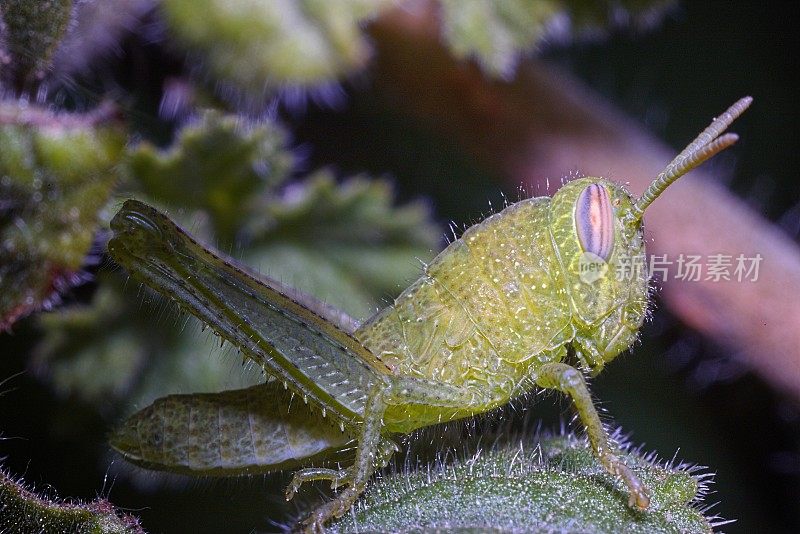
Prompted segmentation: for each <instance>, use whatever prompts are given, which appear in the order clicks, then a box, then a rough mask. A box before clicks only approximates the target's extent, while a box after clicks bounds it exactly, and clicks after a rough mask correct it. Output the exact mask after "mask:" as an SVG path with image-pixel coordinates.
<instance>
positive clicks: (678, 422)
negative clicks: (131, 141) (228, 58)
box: [0, 2, 800, 533]
mask: <svg viewBox="0 0 800 534" xmlns="http://www.w3.org/2000/svg"><path fill="white" fill-rule="evenodd" d="M797 22H798V17H797V14H796V9H794V8H793V7H792V6H791V4H790V3H785V4H784V3H775V4H774V6H773V7H771V8H770V7H764V4H762V3H756V2H692V3H688V2H687V3H683V4H681V6H680V7H679V9H677V10H673V12H672V13H671V14H670V15H669V16H667V18H666V20H665V21H664V22H663V24H662V25H661V26H660V27H658V28H656V29H655V30H653V31H651V32H649V33H647V34H644V35H636V36H634V35H630V34H627V33H624V32H623V33H619V34H616V35H614V36H613V37H612V38H611V39H610V40H609V41H606V42H598V43H592V44H587V43H583V44H572V45H561V46H559V45H554V46H552V47H550V48H549V49H547V50H546V51H545V52H544V54H543V57H544V59H545V60H547V61H549V62H552V63H555V64H558V65H561V66H562V67H564V68H565V69H567V70H569V71H571V72H572V73H574V74H575V75H576V76H578V77H579V78H581V79H583V80H584V81H585V82H586V83H587V84H588V85H589V86H590V87H592V88H594V89H595V90H596V91H598V92H599V93H601V94H603V95H604V96H605V97H606V98H608V99H609V100H610V101H612V102H613V103H615V104H616V105H617V106H619V107H620V108H622V109H623V110H625V111H626V112H627V113H629V114H630V115H631V116H633V117H634V118H636V119H637V120H638V121H640V122H641V123H644V124H646V125H647V127H648V128H650V129H651V130H652V131H653V132H654V133H655V134H656V135H658V136H659V137H661V138H662V139H664V140H665V141H666V142H667V143H669V144H670V145H671V146H673V147H675V148H676V149H680V148H682V147H683V146H684V145H685V144H686V143H687V142H688V141H689V140H690V139H692V138H693V137H694V135H696V133H697V132H698V131H699V130H700V128H702V127H704V126H705V125H706V124H707V122H708V121H709V120H710V118H711V117H712V116H713V115H714V114H716V113H718V112H720V111H722V110H723V109H724V108H725V107H726V106H727V105H728V104H730V103H731V102H733V101H734V100H735V99H736V98H738V97H740V96H743V95H745V94H750V95H752V96H753V97H754V98H755V103H754V104H753V106H752V108H751V110H750V111H748V112H747V114H746V115H745V116H744V117H743V118H742V119H740V120H739V121H738V122H737V124H736V125H735V127H734V128H733V130H734V131H736V132H738V133H739V134H740V135H741V137H742V139H741V141H740V142H739V143H738V144H737V145H736V148H734V149H733V151H732V153H733V155H734V156H735V157H734V156H730V158H732V159H728V160H726V161H727V162H728V164H730V165H731V166H732V173H731V180H730V187H731V188H732V189H733V190H734V191H735V192H736V194H738V195H740V196H741V197H742V198H744V199H746V201H747V202H748V203H749V204H750V205H751V206H752V207H753V209H754V210H756V211H758V212H760V213H762V214H763V215H764V216H765V217H768V218H769V219H771V220H773V221H776V222H777V223H778V224H780V225H781V226H782V227H783V228H784V229H785V230H786V231H787V232H788V233H789V234H790V235H791V236H792V237H793V238H794V239H797V234H798V230H800V205H799V204H798V202H799V201H800V190H799V188H798V185H797V184H798V179H797V177H798V171H797V169H798V165H799V164H800V161H798V159H799V158H798V134H797V131H798V118H799V117H798V105H797V98H796V90H795V85H794V84H793V80H794V78H795V71H796V68H797V60H796V58H797V56H796V54H795V51H796V50H797V45H798V42H797V41H798V36H797V27H798V26H797ZM142 57H147V58H148V60H147V61H148V62H149V63H148V65H147V72H148V75H149V76H150V77H151V78H149V79H148V80H147V81H144V82H143V81H142V80H141V79H139V78H137V77H136V76H135V72H141V70H140V68H141V65H139V66H137V69H136V70H135V69H134V68H133V63H134V60H133V58H138V59H137V61H141V58H142ZM174 68H175V64H174V63H173V61H172V58H171V57H170V55H169V53H167V52H165V51H163V50H161V49H160V48H159V45H158V43H153V42H150V41H147V40H146V39H142V38H141V37H140V36H137V35H136V33H135V32H134V33H132V35H130V36H129V37H128V38H127V39H126V40H125V42H124V43H123V49H122V55H121V56H120V60H119V64H118V65H117V66H116V67H115V69H116V70H115V71H114V76H116V77H117V79H118V80H119V81H120V83H121V84H123V85H125V84H127V85H126V86H127V88H128V89H129V90H130V91H131V93H132V94H134V95H136V96H137V99H138V100H137V105H138V106H139V108H140V111H141V117H143V121H142V122H143V124H144V125H145V130H146V126H147V124H148V120H147V117H148V114H150V115H152V116H153V117H154V116H155V115H156V110H157V103H158V101H159V99H160V95H159V91H160V89H159V88H160V87H161V85H160V83H159V77H160V76H161V77H162V78H161V79H163V76H164V75H166V74H168V73H169V72H170V71H171V70H172V69H174ZM346 90H347V93H348V98H347V100H346V101H345V102H343V103H342V105H340V106H338V107H337V108H336V109H331V108H328V107H319V106H315V105H314V104H309V105H308V107H307V108H305V109H303V110H300V109H297V108H296V107H293V108H292V109H289V110H287V109H284V110H283V111H282V115H283V119H284V120H285V121H286V122H287V123H288V124H289V125H290V127H291V128H292V130H293V131H294V140H293V142H294V143H295V144H296V146H297V147H298V149H299V150H300V151H301V152H302V153H304V154H305V162H304V166H305V168H307V169H314V168H317V167H320V166H331V167H333V168H334V169H336V170H337V171H338V172H340V173H341V174H343V175H347V174H352V173H357V172H361V171H368V172H370V173H372V174H375V175H385V174H388V175H390V176H392V177H393V179H394V181H395V184H396V189H397V191H398V194H399V196H400V199H403V200H406V199H414V198H420V197H422V198H426V199H429V200H430V203H431V205H432V207H433V208H434V210H435V213H436V217H437V218H438V219H439V220H440V221H441V223H442V228H443V234H444V228H445V225H446V223H447V222H448V221H451V220H453V221H457V222H459V223H461V224H463V223H472V222H476V221H478V220H479V219H480V218H481V217H482V214H485V213H487V212H488V211H489V209H488V206H489V202H491V203H492V205H494V206H498V205H501V204H502V195H501V191H502V190H503V187H506V186H505V185H504V184H503V183H502V182H501V180H500V177H498V176H495V175H493V174H492V172H491V171H490V170H488V169H483V168H481V167H480V166H479V165H478V164H477V163H475V162H474V161H472V160H471V159H470V157H469V156H468V155H467V154H466V153H464V152H463V151H461V150H460V149H459V147H458V146H455V145H454V144H453V143H451V142H450V141H448V140H447V139H442V138H440V137H438V136H437V135H436V133H435V132H433V131H429V130H427V129H426V128H425V127H424V126H422V125H420V124H419V123H418V122H417V121H415V120H414V119H412V118H409V117H407V116H404V115H402V114H399V113H398V112H397V111H396V110H393V109H392V108H391V106H389V105H387V104H386V103H385V102H384V101H383V100H382V97H381V95H380V94H376V93H374V92H373V91H371V85H370V73H369V72H367V73H366V74H365V75H364V76H361V77H359V79H358V80H357V82H354V83H348V84H347V85H346ZM153 123H155V121H154V122H153ZM150 133H151V134H156V135H167V136H168V132H167V133H165V132H159V131H151V132H150ZM409 154H413V157H411V158H410V157H409ZM734 164H735V166H734ZM568 170H569V169H565V172H567V171H568ZM454 184H458V187H454ZM507 189H508V188H507ZM506 193H507V194H508V196H509V198H511V199H516V198H517V197H518V192H517V190H516V189H510V190H507V191H506ZM90 292H91V285H89V286H87V287H84V288H79V289H78V290H76V291H75V292H74V294H73V296H72V298H75V299H81V298H86V294H88V293H90ZM655 307H656V312H655V316H654V318H653V320H652V321H651V322H649V323H648V324H647V325H646V326H645V327H644V329H643V331H642V343H641V344H640V345H639V346H637V347H636V348H635V349H634V351H633V353H631V354H625V355H623V356H620V357H619V358H618V360H617V361H615V362H614V363H613V365H610V366H609V368H608V369H607V370H606V371H605V372H604V373H603V374H602V375H600V376H599V377H598V378H597V379H596V380H595V381H594V383H593V385H592V386H593V388H592V389H593V391H594V393H595V395H596V396H597V398H598V399H600V400H601V401H602V406H603V407H604V408H605V409H606V410H608V412H609V414H611V415H612V416H613V421H614V423H616V424H618V425H620V426H621V427H622V428H623V429H624V430H625V431H627V432H631V433H632V440H633V441H634V442H635V443H637V444H644V445H645V448H646V450H654V451H657V452H658V453H659V455H660V456H661V457H663V458H667V459H669V458H672V456H673V455H674V454H676V451H677V457H678V458H679V459H683V460H685V461H687V462H692V463H697V464H701V465H705V466H710V470H712V471H714V472H716V477H715V480H716V483H715V485H714V486H713V489H714V490H715V493H713V494H711V495H710V496H709V497H708V499H707V501H708V502H709V503H713V502H716V501H719V504H718V505H717V506H715V507H714V508H713V512H715V513H717V514H719V515H720V516H722V517H723V518H730V519H736V520H737V522H735V523H732V524H729V525H726V526H724V527H723V528H722V530H724V531H726V532H755V531H758V532H797V531H800V511H798V509H799V507H798V503H800V406H799V405H798V402H797V401H796V400H793V399H790V398H788V397H786V396H782V395H781V394H780V393H778V392H776V391H774V390H772V389H771V388H770V386H769V385H768V384H766V383H764V382H763V381H762V380H760V379H759V378H758V377H757V376H755V375H754V374H752V373H750V372H748V370H747V369H746V368H744V367H743V366H742V365H741V364H739V363H738V362H737V360H736V357H735V355H734V354H731V353H730V351H726V350H723V349H722V348H720V347H718V346H715V345H714V344H713V343H711V342H709V341H707V340H705V339H703V338H701V337H699V336H698V335H697V334H695V333H693V332H692V331H690V330H687V329H686V328H685V327H684V326H682V325H681V324H680V323H679V322H677V321H676V320H675V319H674V318H673V317H672V316H670V314H669V313H667V312H665V311H664V310H663V309H661V307H660V306H659V303H658V299H657V298H656V303H655ZM36 339H37V331H36V329H35V326H34V325H33V322H32V321H26V322H24V323H22V324H21V325H19V326H18V327H17V328H15V332H14V334H13V335H7V334H4V335H2V336H0V355H1V356H2V357H0V380H2V378H4V377H9V376H11V375H14V374H15V373H19V372H24V371H26V365H27V361H28V355H29V354H30V351H31V348H32V346H33V345H34V343H35V342H36ZM0 392H2V394H0V428H1V429H2V431H3V437H2V439H3V441H0V456H4V457H5V459H4V461H3V463H4V465H5V466H6V467H7V468H8V469H9V470H10V471H11V472H12V473H14V474H16V475H20V476H24V477H25V479H26V480H27V481H28V482H29V483H31V484H33V485H35V486H36V487H37V488H38V489H42V488H48V487H52V488H53V489H54V490H55V491H57V493H58V494H59V495H61V496H70V497H75V498H81V499H91V498H94V497H96V496H97V495H104V496H107V497H108V498H110V499H111V501H112V502H114V503H115V504H116V505H118V506H121V507H123V508H124V509H126V510H128V511H130V512H132V513H134V514H136V515H138V516H139V517H141V519H142V523H143V526H144V527H145V529H147V530H148V531H149V532H154V533H155V532H220V531H225V532H249V531H251V530H252V529H253V528H254V527H256V528H257V530H258V531H265V532H270V531H275V530H278V529H279V526H278V525H277V524H274V523H271V522H270V520H271V519H276V518H277V521H281V520H287V516H286V515H283V516H282V515H281V512H280V511H270V510H275V508H274V507H283V506H284V505H282V504H281V501H282V496H281V495H282V488H283V486H284V485H285V483H286V482H287V478H286V476H285V475H283V476H280V475H279V476H272V477H268V478H266V479H265V478H264V477H254V478H248V479H236V480H226V481H211V480H199V481H189V480H187V479H169V480H168V481H166V482H165V481H164V479H163V478H161V477H159V476H156V475H152V476H150V475H146V476H145V477H144V478H145V479H146V480H149V482H150V483H149V484H148V483H145V484H143V483H142V482H141V479H142V477H139V480H140V481H139V483H137V484H132V483H131V482H130V481H129V479H128V478H127V477H124V476H117V475H115V474H111V473H116V472H117V470H114V469H112V470H109V461H110V459H111V456H109V454H108V451H107V447H106V445H105V443H104V436H105V433H106V432H107V431H108V422H107V421H104V420H102V419H101V418H100V417H99V416H98V415H97V414H96V412H95V410H93V409H92V408H91V407H87V406H82V405H81V404H80V403H78V402H77V401H74V400H71V399H64V398H57V397H55V396H54V394H53V392H52V391H51V390H50V389H49V388H48V386H47V385H46V384H42V383H40V382H38V381H37V380H36V379H35V378H34V377H33V376H32V375H31V373H28V372H24V373H23V374H22V375H20V376H17V377H15V378H13V379H11V380H9V381H8V382H7V383H6V384H4V385H3V386H0ZM566 406H567V405H566V404H565V403H563V402H561V403H559V402H557V401H555V400H545V401H543V402H542V403H541V404H540V405H537V406H535V407H533V408H532V409H531V411H530V415H529V416H530V417H537V418H539V417H540V418H542V420H543V421H544V423H543V424H544V426H545V427H548V426H552V427H553V428H557V426H558V424H559V423H558V422H559V419H560V418H563V417H565V416H566V417H568V412H567V411H566V410H565V408H566ZM119 462H120V461H119V460H115V463H117V464H118V463H119ZM148 487H149V489H148ZM306 495H310V496H313V495H314V492H313V491H312V492H307V493H306ZM282 509H283V510H288V511H289V513H291V512H293V511H294V505H290V506H288V507H284V508H282Z"/></svg>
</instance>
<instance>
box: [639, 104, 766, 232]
mask: <svg viewBox="0 0 800 534" xmlns="http://www.w3.org/2000/svg"><path fill="white" fill-rule="evenodd" d="M752 102H753V97H750V96H746V97H744V98H742V99H740V100H738V101H737V102H736V103H735V104H734V105H732V106H731V107H729V108H728V109H727V111H725V113H723V114H722V115H720V116H719V117H717V118H715V119H714V120H713V121H711V124H709V125H708V128H706V129H705V130H703V132H702V133H701V134H700V135H698V136H697V138H696V139H695V140H694V141H692V142H691V143H690V144H689V146H687V147H686V148H684V149H683V152H681V153H680V154H678V155H677V156H675V159H673V160H672V162H670V164H669V165H667V167H666V168H665V169H664V170H663V171H661V173H660V174H659V175H658V176H656V179H655V180H653V183H651V184H650V187H648V188H647V191H645V192H644V194H643V195H642V197H641V198H640V199H639V200H637V201H636V204H635V205H634V206H633V212H632V213H633V220H635V221H638V220H640V219H641V218H642V215H644V210H646V209H647V207H648V206H649V205H650V204H652V203H653V201H654V200H655V199H656V198H658V195H660V194H661V193H663V192H664V190H665V189H666V188H667V187H669V185H670V184H671V183H672V182H674V181H675V180H677V179H678V178H680V177H681V176H683V175H684V174H686V173H687V172H689V171H691V170H692V169H694V168H695V167H697V166H698V165H700V164H701V163H703V162H704V161H706V160H707V159H709V158H711V157H713V156H714V155H715V154H718V153H719V152H722V151H723V150H725V149H726V148H728V147H729V146H731V145H732V144H734V143H735V142H736V141H738V140H739V136H738V135H736V134H733V133H729V134H725V135H722V136H720V134H722V132H724V131H725V130H726V129H727V128H728V126H730V125H731V123H732V122H733V121H735V120H736V118H737V117H738V116H739V115H741V114H742V113H744V111H745V110H746V109H747V108H748V107H749V106H750V104H751V103H752Z"/></svg>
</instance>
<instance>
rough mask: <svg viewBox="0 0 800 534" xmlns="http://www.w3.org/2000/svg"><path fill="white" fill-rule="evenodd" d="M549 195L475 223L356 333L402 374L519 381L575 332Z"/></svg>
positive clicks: (450, 380)
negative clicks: (525, 365)
mask: <svg viewBox="0 0 800 534" xmlns="http://www.w3.org/2000/svg"><path fill="white" fill-rule="evenodd" d="M548 205H549V199H548V198H535V199H530V200H527V201H523V202H519V203H517V204H514V205H512V206H510V207H508V208H506V209H505V210H503V211H502V212H500V213H498V214H496V215H494V216H492V217H489V218H488V219H486V220H485V221H483V222H482V223H481V224H478V225H475V226H473V227H471V228H470V229H469V230H467V231H466V232H465V233H464V235H463V236H462V237H461V239H459V240H457V241H455V242H453V243H452V244H450V246H448V247H447V248H446V249H445V250H444V251H443V252H442V253H441V254H440V255H439V256H437V257H436V259H434V260H433V262H432V263H431V264H430V265H429V266H428V267H427V268H426V269H425V273H424V275H423V276H422V277H421V278H420V279H419V280H417V282H415V283H414V284H413V285H412V286H411V287H409V288H408V289H407V290H406V291H404V292H403V293H402V294H401V295H400V296H399V297H398V298H397V300H396V301H395V303H394V305H393V306H390V307H388V308H386V309H384V310H382V311H381V312H379V313H378V314H377V315H376V316H374V317H373V318H371V319H370V320H369V321H367V322H366V323H365V324H364V325H363V326H362V327H361V328H360V329H359V330H357V331H356V333H355V334H354V335H355V337H356V338H357V339H359V340H360V341H361V342H362V343H363V344H364V345H365V346H367V347H368V348H369V349H370V350H371V351H372V352H373V353H374V354H376V355H377V356H378V357H379V358H381V359H382V360H383V361H384V363H386V364H387V365H388V366H389V367H390V368H392V369H393V370H394V372H395V373H398V374H404V375H412V376H419V377H426V378H432V379H435V380H440V381H444V382H448V383H455V384H461V383H464V382H467V381H470V380H483V381H486V380H490V381H491V380H493V379H500V380H502V379H503V378H514V377H513V376H509V373H512V374H513V373H516V372H519V370H518V367H519V366H518V364H519V363H520V362H524V361H527V360H529V359H530V358H534V357H547V354H546V352H547V351H548V350H550V349H552V348H554V347H556V346H558V345H559V344H562V343H563V342H564V341H565V340H566V339H567V338H569V337H570V335H571V329H569V328H568V325H569V324H570V312H569V303H568V300H567V299H566V298H565V295H564V288H563V281H562V273H561V267H560V265H559V262H558V260H557V258H556V256H555V253H554V251H553V246H552V244H551V239H550V233H549V229H548V212H547V209H548Z"/></svg>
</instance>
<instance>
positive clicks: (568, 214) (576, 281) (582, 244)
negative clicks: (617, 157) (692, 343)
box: [550, 97, 752, 370]
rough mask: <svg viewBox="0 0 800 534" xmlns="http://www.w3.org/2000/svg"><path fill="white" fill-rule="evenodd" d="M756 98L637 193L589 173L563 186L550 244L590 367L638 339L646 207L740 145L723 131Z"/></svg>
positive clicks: (738, 106)
mask: <svg viewBox="0 0 800 534" xmlns="http://www.w3.org/2000/svg"><path fill="white" fill-rule="evenodd" d="M751 102H752V98H750V97H745V98H742V99H741V100H739V101H738V102H736V103H735V104H734V105H733V106H731V107H730V108H729V109H728V110H727V111H726V112H725V113H723V114H722V115H720V116H719V117H717V118H716V119H714V121H713V122H712V123H711V125H710V126H709V127H708V128H706V129H705V130H704V131H703V132H702V133H701V134H700V135H699V136H698V137H697V138H696V139H695V140H694V141H693V142H692V143H690V144H689V146H687V147H686V148H685V149H684V150H683V151H682V152H681V153H680V154H678V156H677V157H676V158H675V159H674V160H673V161H672V162H671V163H670V164H669V165H667V167H666V168H665V169H664V170H663V171H662V172H661V173H660V174H659V175H658V176H657V177H656V179H655V180H653V182H652V183H651V184H650V186H649V187H648V188H647V190H646V191H645V192H644V194H643V195H642V196H641V197H640V198H639V199H635V198H633V197H632V196H631V195H630V194H629V193H628V192H627V191H625V189H623V188H622V187H621V186H619V185H617V184H615V183H613V182H610V181H608V180H606V179H603V178H594V177H586V178H581V179H578V180H574V181H572V182H570V183H568V184H566V185H565V186H564V187H562V188H561V189H560V190H559V191H558V192H557V193H556V194H555V195H554V196H553V200H552V202H551V206H550V229H551V235H552V237H553V243H554V245H555V247H556V250H557V253H558V255H559V258H560V260H561V264H562V266H563V268H564V269H565V277H564V280H565V282H566V293H567V295H569V298H570V304H571V307H572V311H573V317H574V318H575V321H576V326H577V328H578V331H579V336H580V338H581V339H583V340H584V341H582V343H583V344H584V345H587V344H590V345H591V347H583V349H584V350H582V351H579V352H580V357H581V359H583V360H584V362H585V364H586V365H587V366H588V367H590V368H592V369H594V370H599V369H601V368H602V366H603V365H604V364H605V363H606V362H608V361H610V360H612V359H613V358H614V357H616V356H617V355H618V354H619V353H620V352H622V351H623V350H625V349H627V348H628V346H630V344H631V343H632V342H633V340H634V339H635V338H636V333H637V331H638V329H639V327H640V326H641V324H642V322H643V321H644V316H645V312H646V309H647V293H648V275H647V269H646V258H645V247H644V239H643V234H642V218H643V215H644V212H645V210H646V209H647V207H648V206H649V205H650V204H651V203H652V202H653V201H654V200H655V199H656V198H658V196H659V195H660V194H661V193H663V192H664V190H665V189H666V188H667V187H668V186H669V185H670V184H671V183H673V182H674V181H675V180H677V179H678V178H680V177H681V176H683V175H684V174H686V173H687V172H689V171H690V170H692V169H693V168H695V167H697V166H698V165H700V164H701V163H703V162H704V161H706V160H707V159H709V158H711V157H712V156H714V155H715V154H717V153H719V152H721V151H722V150H724V149H726V148H727V147H729V146H731V145H732V144H733V143H735V142H736V140H737V139H738V137H737V136H736V135H735V134H724V135H723V132H724V130H725V129H726V128H727V127H728V126H729V125H730V124H731V123H732V122H733V121H734V119H736V117H738V116H739V115H741V113H742V112H744V110H746V109H747V107H748V106H749V105H750V103H751Z"/></svg>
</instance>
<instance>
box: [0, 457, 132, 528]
mask: <svg viewBox="0 0 800 534" xmlns="http://www.w3.org/2000/svg"><path fill="white" fill-rule="evenodd" d="M0 532H81V533H84V532H85V533H87V534H89V533H91V534H137V533H141V534H143V533H144V531H143V530H142V528H141V527H140V526H139V522H138V521H137V520H136V519H135V518H133V517H131V516H128V515H124V514H121V513H118V512H117V511H116V510H115V509H114V507H113V506H112V505H111V503H109V502H108V501H106V500H104V499H98V500H96V501H93V502H90V503H77V502H69V503H67V502H60V501H58V500H56V499H52V498H49V497H46V496H43V495H37V494H36V493H34V492H32V491H30V490H28V489H27V488H25V487H24V486H23V484H22V483H20V482H18V481H16V480H14V479H13V478H12V477H10V476H9V475H8V474H7V473H6V472H5V471H4V470H3V469H0Z"/></svg>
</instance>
